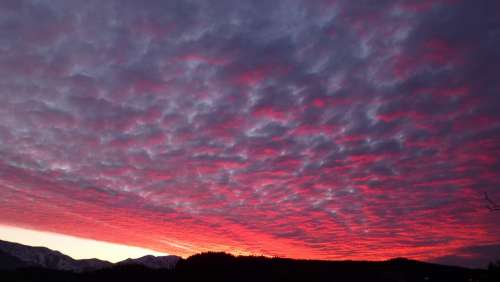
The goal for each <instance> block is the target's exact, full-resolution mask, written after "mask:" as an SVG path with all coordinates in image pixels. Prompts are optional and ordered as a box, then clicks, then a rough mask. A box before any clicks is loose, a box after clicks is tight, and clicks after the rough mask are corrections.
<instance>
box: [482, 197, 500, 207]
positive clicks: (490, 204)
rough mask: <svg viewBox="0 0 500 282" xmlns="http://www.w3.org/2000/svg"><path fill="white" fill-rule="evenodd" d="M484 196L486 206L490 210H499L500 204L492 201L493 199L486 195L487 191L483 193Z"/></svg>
mask: <svg viewBox="0 0 500 282" xmlns="http://www.w3.org/2000/svg"><path fill="white" fill-rule="evenodd" d="M484 198H485V199H486V201H487V202H488V206H487V207H488V209H490V211H500V205H499V204H497V203H495V202H493V200H492V199H490V197H488V193H484Z"/></svg>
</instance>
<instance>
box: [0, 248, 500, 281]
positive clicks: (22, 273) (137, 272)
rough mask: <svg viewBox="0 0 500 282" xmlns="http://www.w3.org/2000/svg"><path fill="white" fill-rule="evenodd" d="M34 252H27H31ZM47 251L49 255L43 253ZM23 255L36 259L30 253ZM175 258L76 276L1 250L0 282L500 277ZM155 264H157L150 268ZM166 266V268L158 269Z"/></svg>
mask: <svg viewBox="0 0 500 282" xmlns="http://www.w3.org/2000/svg"><path fill="white" fill-rule="evenodd" d="M11 247H12V246H11ZM29 248H31V247H29ZM29 248H28V249H23V250H24V251H26V250H31V249H29ZM15 250H17V248H15ZM47 250H48V249H47ZM11 251H12V250H11ZM49 251H50V250H49ZM45 252H46V250H44V251H43V253H45ZM23 255H26V256H27V257H31V256H30V255H29V254H23ZM61 255H62V254H61ZM63 256H64V255H63ZM174 258H175V257H174ZM171 259H172V257H152V256H151V257H149V256H148V257H143V258H139V259H136V260H128V261H125V262H122V263H118V264H115V265H113V266H111V267H108V268H103V269H99V270H93V271H84V272H81V273H76V272H72V271H63V270H54V269H49V268H47V267H43V268H42V267H33V266H29V265H27V264H26V263H25V262H23V261H22V260H20V259H19V258H17V257H15V256H12V255H11V254H8V253H5V252H1V251H0V265H2V266H3V270H2V269H1V268H0V281H2V282H4V281H5V282H17V281H23V282H34V281H37V282H38V281H65V282H87V281H92V282H99V281H120V282H125V281H145V282H152V281H349V282H355V281H363V282H364V281H370V282H382V281H383V282H391V281H392V282H417V281H424V282H425V281H441V282H448V281H449V282H466V281H467V282H470V281H478V282H492V281H495V282H498V280H495V279H497V278H498V269H497V268H496V267H494V266H492V267H491V270H490V271H486V270H473V269H467V268H461V267H453V266H444V265H438V264H432V263H424V262H419V261H414V260H408V259H401V258H398V259H392V260H388V261H383V262H366V261H318V260H293V259H283V258H266V257H253V256H239V257H235V256H233V255H230V254H225V253H213V252H212V253H203V254H198V255H194V256H191V257H189V258H188V259H178V262H177V264H176V266H175V267H174V268H171V267H170V266H171V265H170V262H171ZM90 263H93V262H90ZM150 263H152V265H149V267H147V266H148V264H150ZM162 263H163V264H164V266H165V267H158V266H159V265H160V264H162ZM27 266H28V267H27ZM5 269H11V270H5ZM12 269H15V270H12Z"/></svg>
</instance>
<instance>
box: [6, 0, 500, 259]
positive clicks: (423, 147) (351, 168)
mask: <svg viewBox="0 0 500 282" xmlns="http://www.w3.org/2000/svg"><path fill="white" fill-rule="evenodd" d="M145 2H146V3H142V2H140V1H126V0H125V1H2V2H1V3H0V105H1V106H0V121H1V123H0V195H1V197H0V223H5V224H12V225H16V226H23V227H29V228H33V229H39V230H45V231H53V232H58V233H64V234H69V235H75V236H81V237H86V238H92V239H98V240H106V241H111V242H116V243H124V244H130V245H136V246H141V247H147V248H151V249H155V250H158V251H163V252H169V253H175V254H180V255H189V254H192V253H194V252H199V251H204V250H223V251H231V252H234V253H244V254H248V253H253V254H265V255H278V256H287V257H297V258H299V257H300V258H304V257H305V258H322V259H385V258H390V257H395V256H405V257H411V258H417V259H426V260H431V259H438V258H440V257H444V256H449V255H452V254H455V253H457V254H460V253H462V252H463V250H471V249H474V248H475V247H477V248H479V247H480V246H483V245H488V244H494V243H498V241H499V240H500V237H499V236H500V235H499V234H500V224H499V221H498V214H494V213H490V212H489V211H488V210H487V209H486V208H485V206H486V203H485V202H484V200H483V198H482V197H483V193H484V192H488V193H489V195H490V197H491V198H493V199H499V201H500V188H499V187H500V183H499V182H500V179H499V178H498V175H499V174H500V98H499V97H500V95H499V94H500V93H499V92H500V83H499V82H498V77H497V76H498V73H500V67H499V66H500V49H498V44H500V40H499V38H500V37H499V35H500V17H499V15H498V13H497V11H499V9H500V6H499V5H498V3H497V1H482V2H481V3H475V2H474V1H452V0H441V1H376V3H375V2H373V1H342V0H339V1H326V0H325V1H320V0H317V1H203V2H200V1H145ZM474 254H476V255H478V256H480V252H475V253H474ZM463 264H467V263H466V262H464V263H463Z"/></svg>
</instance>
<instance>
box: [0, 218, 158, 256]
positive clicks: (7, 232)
mask: <svg viewBox="0 0 500 282" xmlns="http://www.w3.org/2000/svg"><path fill="white" fill-rule="evenodd" d="M0 240H4V241H9V242H14V243H19V244H23V245H27V246H33V247H46V248H49V249H52V250H55V251H59V252H61V253H63V254H65V255H68V256H70V257H72V258H74V259H91V258H97V259H100V260H106V261H109V262H113V263H115V262H119V261H122V260H125V259H128V258H132V259H134V258H139V257H142V256H145V255H154V256H166V255H168V254H166V253H161V252H157V251H153V250H148V249H145V248H140V247H133V246H126V245H120V244H114V243H109V242H102V241H96V240H89V239H84V238H78V237H74V236H68V235H62V234H57V233H51V232H43V231H35V230H30V229H24V228H19V227H13V226H5V225H0Z"/></svg>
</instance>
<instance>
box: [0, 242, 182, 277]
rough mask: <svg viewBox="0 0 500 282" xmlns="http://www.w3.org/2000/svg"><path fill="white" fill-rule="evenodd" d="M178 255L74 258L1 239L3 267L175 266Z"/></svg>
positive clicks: (74, 268) (103, 267)
mask: <svg viewBox="0 0 500 282" xmlns="http://www.w3.org/2000/svg"><path fill="white" fill-rule="evenodd" d="M179 259H180V257H177V256H159V257H155V256H143V257H140V258H128V259H126V260H123V261H119V262H117V263H111V262H109V261H106V260H100V259H96V258H90V259H74V258H72V257H70V256H68V255H66V254H63V253H61V252H59V251H56V250H51V249H49V248H46V247H35V246H27V245H23V244H19V243H15V242H8V241H3V240H0V262H3V263H2V266H0V269H4V270H5V269H7V270H9V269H17V268H23V267H24V268H26V267H40V268H45V269H50V270H63V271H73V272H88V271H95V270H100V269H105V268H110V267H112V266H115V265H132V264H135V265H143V266H146V267H148V268H173V267H175V264H176V263H177V262H178V261H179Z"/></svg>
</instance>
